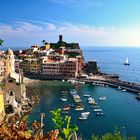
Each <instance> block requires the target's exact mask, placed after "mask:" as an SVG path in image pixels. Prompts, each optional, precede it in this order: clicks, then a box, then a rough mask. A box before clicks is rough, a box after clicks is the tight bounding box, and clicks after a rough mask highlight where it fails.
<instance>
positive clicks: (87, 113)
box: [81, 112, 90, 115]
mask: <svg viewBox="0 0 140 140" xmlns="http://www.w3.org/2000/svg"><path fill="white" fill-rule="evenodd" d="M89 114H90V112H82V113H81V115H89Z"/></svg>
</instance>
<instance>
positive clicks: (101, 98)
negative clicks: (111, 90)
mask: <svg viewBox="0 0 140 140" xmlns="http://www.w3.org/2000/svg"><path fill="white" fill-rule="evenodd" d="M98 99H99V100H100V101H104V100H106V97H100V98H98Z"/></svg>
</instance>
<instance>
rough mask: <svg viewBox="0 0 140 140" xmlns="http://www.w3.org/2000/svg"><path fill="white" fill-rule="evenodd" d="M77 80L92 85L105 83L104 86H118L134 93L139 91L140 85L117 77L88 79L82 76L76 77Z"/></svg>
mask: <svg viewBox="0 0 140 140" xmlns="http://www.w3.org/2000/svg"><path fill="white" fill-rule="evenodd" d="M77 81H79V82H85V83H90V84H93V85H99V84H101V85H105V86H110V87H113V88H119V89H122V90H126V91H129V92H132V93H135V94H138V93H140V85H139V84H137V83H131V82H127V81H122V80H119V79H105V78H102V79H101V78H99V79H97V78H96V79H88V78H84V79H83V78H82V79H77Z"/></svg>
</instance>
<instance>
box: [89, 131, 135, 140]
mask: <svg viewBox="0 0 140 140" xmlns="http://www.w3.org/2000/svg"><path fill="white" fill-rule="evenodd" d="M91 140H136V138H135V137H127V136H122V135H121V133H120V131H114V133H107V134H104V135H102V136H101V137H99V136H95V135H92V137H91Z"/></svg>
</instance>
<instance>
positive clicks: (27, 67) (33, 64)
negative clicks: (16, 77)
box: [19, 58, 41, 74]
mask: <svg viewBox="0 0 140 140" xmlns="http://www.w3.org/2000/svg"><path fill="white" fill-rule="evenodd" d="M19 67H20V68H21V69H22V70H23V71H24V73H36V74H38V73H40V72H41V63H40V61H39V60H38V59H30V58H29V59H26V60H23V61H22V62H20V66H19Z"/></svg>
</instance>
